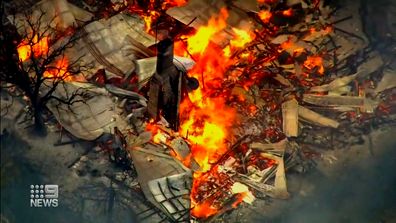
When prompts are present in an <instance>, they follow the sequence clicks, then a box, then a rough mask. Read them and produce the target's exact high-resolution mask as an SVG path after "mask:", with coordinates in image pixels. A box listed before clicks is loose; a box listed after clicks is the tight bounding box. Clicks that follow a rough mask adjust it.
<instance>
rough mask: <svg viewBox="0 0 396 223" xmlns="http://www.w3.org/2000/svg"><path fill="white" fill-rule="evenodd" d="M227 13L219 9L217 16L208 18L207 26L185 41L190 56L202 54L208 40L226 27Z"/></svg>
mask: <svg viewBox="0 0 396 223" xmlns="http://www.w3.org/2000/svg"><path fill="white" fill-rule="evenodd" d="M227 17H228V11H227V10H226V9H224V8H223V9H221V10H220V14H219V16H218V17H217V16H215V17H212V18H210V20H209V22H208V25H207V26H203V27H201V28H199V29H198V31H197V33H196V34H195V35H194V36H192V37H189V38H188V40H187V44H188V48H187V49H188V51H189V53H190V54H193V55H194V54H202V53H203V52H204V51H205V49H206V48H207V46H208V44H209V41H210V39H211V38H212V37H213V36H214V35H215V34H216V33H218V32H220V31H221V30H223V29H224V28H225V27H226V26H227V23H226V20H227Z"/></svg>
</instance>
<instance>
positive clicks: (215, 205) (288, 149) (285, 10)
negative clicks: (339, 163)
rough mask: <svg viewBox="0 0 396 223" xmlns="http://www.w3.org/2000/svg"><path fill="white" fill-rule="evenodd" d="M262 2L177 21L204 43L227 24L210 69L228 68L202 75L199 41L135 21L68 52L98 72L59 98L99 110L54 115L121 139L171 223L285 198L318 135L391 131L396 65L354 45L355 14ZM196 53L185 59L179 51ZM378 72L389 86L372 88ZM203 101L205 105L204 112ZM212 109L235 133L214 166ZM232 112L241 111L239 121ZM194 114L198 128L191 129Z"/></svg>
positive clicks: (73, 9)
mask: <svg viewBox="0 0 396 223" xmlns="http://www.w3.org/2000/svg"><path fill="white" fill-rule="evenodd" d="M242 2H243V3H242ZM258 2H259V3H258ZM258 2H257V1H233V2H232V3H229V1H216V3H213V1H198V0H191V1H188V3H186V4H185V5H183V6H181V7H174V8H170V9H169V10H167V12H166V13H167V15H168V16H169V17H171V18H172V19H173V20H174V21H178V22H181V23H182V24H184V25H185V26H189V27H193V28H195V29H196V30H198V32H197V33H199V30H200V28H202V27H210V25H213V26H216V25H217V26H218V27H210V28H213V29H215V31H213V33H212V35H211V36H209V37H207V38H208V42H209V40H210V42H211V43H208V44H211V45H209V46H208V47H212V48H213V49H212V50H214V51H213V52H215V53H213V54H210V55H209V56H211V57H219V58H217V59H218V60H219V61H221V63H224V66H225V67H223V65H222V64H221V63H220V62H219V61H215V63H213V64H215V65H213V64H212V61H211V60H209V59H202V61H203V62H200V61H199V59H196V57H194V56H195V55H194V54H193V53H194V52H189V51H188V50H190V51H191V50H192V51H194V50H193V48H192V47H191V46H189V45H188V40H189V38H191V37H192V36H194V34H195V33H193V34H190V33H188V34H183V35H182V37H180V38H179V39H177V38H175V40H172V39H171V38H170V37H167V38H164V39H162V40H161V41H158V39H156V38H155V37H154V36H152V35H150V34H148V33H146V32H145V27H144V22H143V20H142V19H141V18H140V17H139V14H131V12H129V13H119V14H116V15H114V16H112V17H110V18H103V19H100V20H96V21H93V22H90V23H88V24H87V25H86V26H85V27H84V29H83V31H82V32H83V33H84V35H83V38H82V39H81V40H79V42H78V44H76V45H75V46H74V47H73V48H71V49H69V50H68V51H67V53H66V56H67V57H70V58H72V57H76V58H81V63H84V64H89V65H90V66H89V69H88V70H87V71H85V72H83V73H80V74H79V76H80V78H76V79H75V80H73V81H68V82H65V83H63V84H62V86H59V87H58V88H57V89H56V91H55V95H56V96H57V97H58V98H64V99H67V98H68V97H69V95H70V93H71V92H75V91H77V90H81V91H84V92H85V94H86V95H88V96H89V97H88V99H87V98H85V99H81V100H83V102H81V103H74V104H72V105H64V104H61V103H58V102H57V101H50V103H48V104H47V107H48V109H49V110H50V111H51V113H52V114H53V115H54V116H55V118H56V120H57V121H58V122H59V124H60V125H61V126H62V128H64V129H65V130H67V131H68V132H69V133H70V134H71V135H73V136H74V137H77V138H79V139H82V140H88V141H97V142H103V141H106V140H104V138H106V136H108V135H117V137H118V138H117V137H114V138H113V139H112V140H110V141H112V143H113V147H114V148H112V149H113V150H114V151H115V150H116V149H115V148H118V149H121V150H123V151H126V153H127V155H125V157H126V159H130V162H128V165H130V166H132V169H134V170H136V172H137V179H138V182H139V185H140V188H141V190H142V192H143V193H144V195H145V197H146V199H147V200H148V201H150V202H151V203H152V204H153V205H154V206H156V207H157V208H158V209H159V210H161V211H162V212H164V213H165V214H166V215H167V216H168V218H169V219H170V221H172V222H189V221H190V220H191V219H194V220H197V221H198V220H202V221H210V220H213V219H215V218H216V217H218V216H220V215H222V214H223V213H225V212H227V211H228V210H231V209H233V208H236V207H237V206H238V204H239V203H241V202H246V203H252V202H254V199H255V197H271V198H276V199H287V198H288V197H289V196H290V194H289V192H288V188H287V177H286V175H287V172H288V170H296V171H297V172H304V171H306V170H307V168H309V167H308V165H307V163H308V162H309V160H310V158H309V157H308V156H307V155H306V154H305V152H306V151H307V150H306V145H309V143H307V141H313V142H314V144H315V143H316V144H318V145H323V144H326V143H324V142H323V140H322V139H320V137H321V134H320V133H317V134H316V135H310V134H309V133H310V131H314V130H315V129H323V130H324V131H325V132H326V131H348V127H347V126H346V125H347V124H349V123H352V122H353V121H356V120H357V119H360V118H361V122H364V119H365V117H368V118H367V119H369V118H370V117H377V116H378V117H385V118H389V119H390V120H393V119H394V118H395V117H394V115H393V114H394V113H393V110H392V109H394V106H395V103H394V97H395V86H396V81H395V76H396V75H395V73H394V72H395V71H394V70H390V69H385V70H383V68H384V67H386V66H387V65H388V64H387V63H388V61H384V60H383V59H382V57H381V56H380V55H379V53H378V52H376V51H375V50H374V49H371V48H370V47H368V40H367V39H366V38H365V35H364V34H363V33H359V34H353V33H349V32H348V26H351V24H349V23H347V24H344V23H343V22H344V21H348V20H349V18H350V17H349V15H347V14H346V15H344V14H345V13H352V14H353V17H356V16H358V14H357V13H358V12H354V11H348V10H343V11H342V10H340V14H339V15H337V16H333V15H332V14H333V13H334V12H333V10H334V9H332V8H331V7H330V6H326V5H324V4H323V2H322V1H312V2H311V1H308V2H309V3H307V1H298V0H296V1H286V2H285V3H278V2H277V1H274V2H276V3H265V1H264V3H263V2H262V1H258ZM245 3H246V4H245ZM34 7H47V8H48V9H52V8H54V10H55V11H56V8H60V9H62V10H63V11H61V13H59V15H58V16H60V17H61V19H60V20H58V21H60V23H61V24H62V25H63V27H68V26H72V25H74V24H75V23H78V22H77V21H89V20H90V19H91V18H92V17H93V15H92V14H91V13H89V12H86V11H84V10H83V9H80V8H78V7H77V6H74V5H73V4H71V3H68V2H67V1H65V0H59V1H51V0H47V1H43V2H40V3H39V4H38V5H35V6H34ZM226 7H228V9H227V10H226V9H225V8H226ZM197 9H199V10H197ZM50 11H51V10H50ZM206 11H208V13H201V12H206ZM209 11H210V13H209ZM132 13H133V12H132ZM222 17H224V18H222ZM340 18H341V19H340ZM44 19H45V18H44ZM47 19H48V21H50V19H49V18H47ZM13 22H15V23H17V22H22V21H20V20H17V21H13ZM223 23H224V24H223ZM339 23H341V25H340V26H339ZM146 25H147V24H146ZM342 25H344V26H346V27H345V28H340V27H342ZM352 25H356V24H354V23H353V24H352ZM358 26H359V25H358ZM169 28H170V27H169ZM239 30H243V32H241V31H239ZM361 30H362V29H360V31H361ZM239 33H243V34H240V35H238V34H239ZM115 34H116V35H115ZM241 36H242V37H241ZM201 38H202V37H201ZM191 39H192V38H191ZM235 39H237V40H236V41H235ZM183 41H184V42H183ZM186 42H187V47H185V48H186V49H176V47H180V46H181V45H183V44H184V45H185V44H186ZM240 42H244V43H243V44H241V45H240ZM155 45H156V46H157V49H155V47H153V46H155ZM198 45H200V46H201V45H204V43H201V42H198ZM174 47H175V49H173V48H174ZM189 47H190V49H189ZM205 47H206V46H205ZM204 50H205V49H203V51H202V52H200V53H201V54H200V57H201V58H203V57H204V56H205V55H204V53H205V51H204ZM216 50H217V51H216ZM180 51H185V52H183V53H184V54H180V53H179V52H180ZM174 52H175V56H174V55H173V53H174ZM190 53H191V54H190ZM189 54H190V55H189ZM157 55H158V56H157ZM196 60H198V61H196ZM351 63H353V66H351ZM202 64H204V65H202ZM198 66H206V68H200V69H198V71H201V72H202V73H204V72H207V73H210V72H211V69H217V68H218V69H219V70H220V72H224V73H225V74H222V75H220V76H216V75H214V77H210V76H208V75H207V74H205V75H206V76H205V75H204V74H201V73H199V72H197V67H198ZM211 66H213V67H211ZM216 66H217V67H216ZM379 73H383V76H382V78H380V79H374V76H376V75H373V74H379ZM201 75H202V76H201ZM219 79H220V81H219ZM76 80H78V81H76ZM147 89H148V90H147ZM197 89H198V90H197ZM194 90H197V91H194ZM43 91H45V89H43ZM197 92H198V93H197ZM199 93H201V94H202V95H204V96H201V98H199V99H200V100H201V101H199V100H195V101H194V99H193V94H199ZM203 98H205V99H206V98H215V100H213V101H210V102H207V104H211V103H214V104H215V103H216V102H217V101H221V103H223V104H222V106H219V105H216V106H214V109H213V108H212V109H209V108H208V110H207V112H208V113H211V112H213V113H216V112H218V113H221V114H220V115H219V116H218V117H221V116H223V117H224V120H225V122H227V123H226V124H224V126H225V129H227V130H228V132H227V133H224V136H221V137H223V138H221V139H220V140H221V141H222V142H221V143H220V144H221V145H222V146H223V147H224V150H221V149H220V148H219V149H218V151H217V148H215V150H216V151H214V152H212V153H210V152H207V151H205V153H203V154H205V155H206V157H205V158H202V157H200V154H201V153H200V152H202V151H199V150H205V149H204V148H203V147H205V145H207V144H211V143H212V141H211V140H207V138H204V137H201V135H199V134H201V133H202V132H203V131H205V129H204V127H202V126H205V123H202V122H207V123H209V124H213V123H211V121H212V120H209V121H207V120H205V118H207V116H210V115H211V114H200V113H202V112H200V111H199V110H198V108H203V110H204V109H205V108H207V107H209V105H206V104H205V102H203V101H204V100H205V99H203ZM202 104H203V105H202ZM186 105H187V106H186ZM225 105H227V107H230V108H232V112H231V113H232V118H230V119H227V117H228V113H229V110H226V109H223V106H225ZM205 106H207V107H205ZM194 109H197V110H194ZM197 114H200V115H201V116H199V117H200V118H202V117H203V118H202V120H201V119H199V120H198V118H197V120H198V121H197V120H190V119H191V118H193V117H194V115H197ZM392 115H393V116H392ZM352 116H353V117H352ZM186 117H187V118H186ZM348 117H351V118H348ZM228 122H231V123H228ZM356 122H357V121H356ZM346 123H347V124H346ZM185 125H186V126H189V127H190V128H189V129H187V131H186V132H185V131H184V130H185V128H184V126H185ZM193 128H196V129H198V130H196V129H193ZM350 128H353V127H350ZM213 129H215V130H217V128H216V127H213ZM197 132H198V133H197ZM220 133H223V132H221V131H220ZM202 134H203V133H202ZM206 134H208V135H209V136H206V137H210V135H212V136H213V135H215V134H218V132H216V131H214V130H213V131H209V132H208V133H206ZM307 135H308V136H307ZM200 137H201V138H204V140H200V139H201V138H200ZM315 137H316V138H315ZM318 138H319V139H318ZM194 140H195V141H194ZM318 140H319V142H316V141H318ZM223 141H225V142H223ZM216 142H217V141H216ZM106 143H107V144H106V145H107V146H109V143H108V141H106ZM114 143H115V144H116V145H114ZM208 146H209V145H208ZM210 146H211V145H210ZM220 151H221V152H220ZM113 153H114V152H113ZM208 154H209V155H208Z"/></svg>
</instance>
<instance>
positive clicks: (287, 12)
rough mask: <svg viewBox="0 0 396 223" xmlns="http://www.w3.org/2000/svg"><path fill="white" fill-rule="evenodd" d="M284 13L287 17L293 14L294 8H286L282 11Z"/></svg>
mask: <svg viewBox="0 0 396 223" xmlns="http://www.w3.org/2000/svg"><path fill="white" fill-rule="evenodd" d="M282 14H283V15H284V16H287V17H290V16H293V9H291V8H290V9H286V10H284V11H282Z"/></svg>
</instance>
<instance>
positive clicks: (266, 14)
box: [258, 10, 272, 23]
mask: <svg viewBox="0 0 396 223" xmlns="http://www.w3.org/2000/svg"><path fill="white" fill-rule="evenodd" d="M258 16H259V17H260V19H261V20H262V21H263V22H264V23H269V21H270V19H271V17H272V13H271V12H270V11H268V10H261V11H260V12H259V13H258Z"/></svg>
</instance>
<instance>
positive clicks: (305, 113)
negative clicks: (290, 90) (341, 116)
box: [298, 106, 340, 128]
mask: <svg viewBox="0 0 396 223" xmlns="http://www.w3.org/2000/svg"><path fill="white" fill-rule="evenodd" d="M298 115H299V118H300V119H301V120H304V121H308V122H310V123H313V124H317V125H320V126H324V127H332V128H338V126H339V125H340V123H339V122H337V121H335V120H333V119H330V118H327V117H325V116H323V115H320V114H318V113H316V112H314V111H312V110H310V109H308V108H305V107H303V106H299V107H298Z"/></svg>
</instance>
